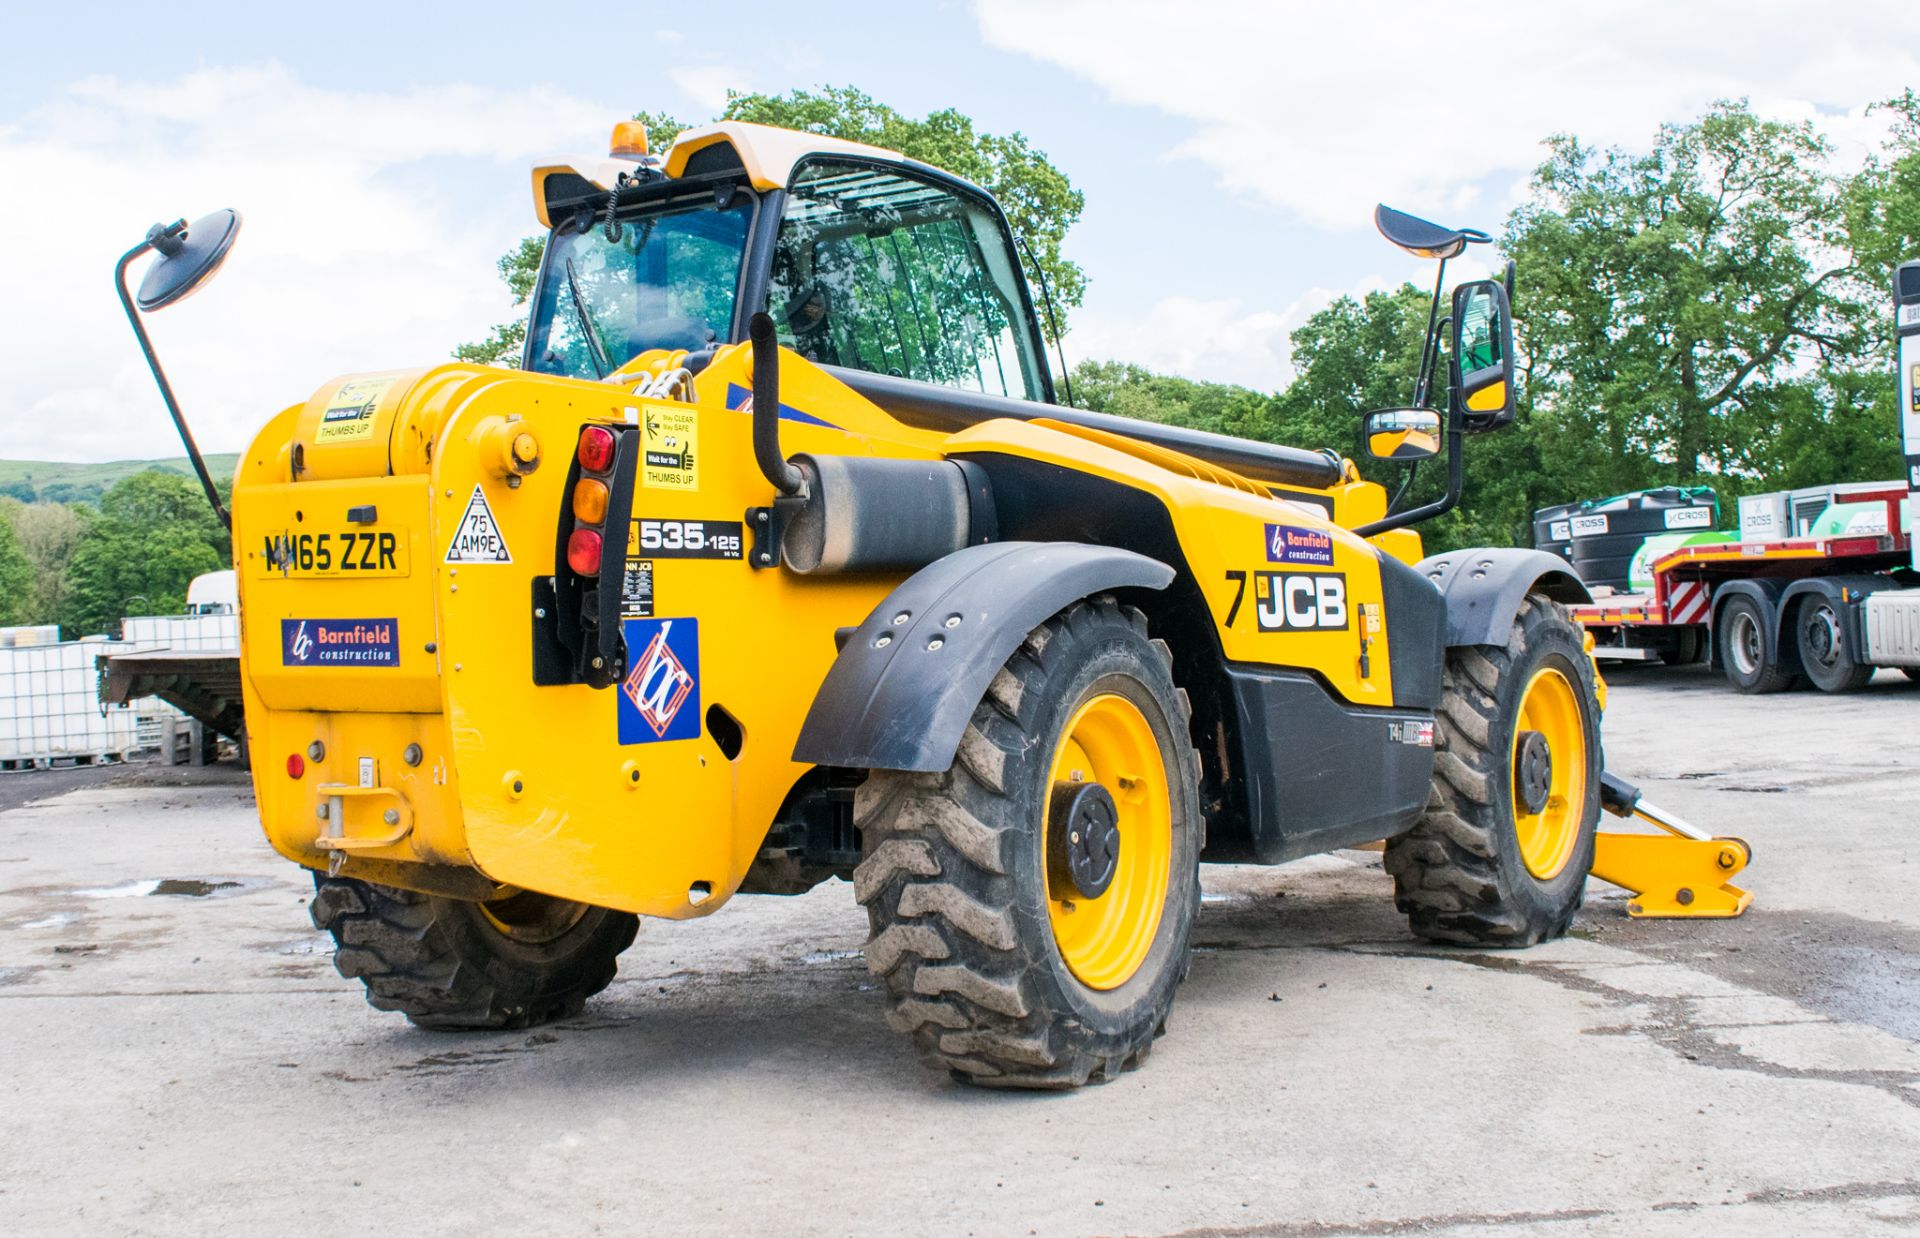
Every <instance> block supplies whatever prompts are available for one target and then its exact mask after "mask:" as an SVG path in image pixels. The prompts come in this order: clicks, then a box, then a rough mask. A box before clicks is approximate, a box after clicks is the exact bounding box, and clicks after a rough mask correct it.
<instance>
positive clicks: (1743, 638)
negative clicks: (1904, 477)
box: [1570, 486, 1920, 692]
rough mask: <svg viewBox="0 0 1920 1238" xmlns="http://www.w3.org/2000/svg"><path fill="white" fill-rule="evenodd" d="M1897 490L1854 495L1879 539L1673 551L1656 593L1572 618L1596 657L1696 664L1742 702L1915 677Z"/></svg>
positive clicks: (1916, 609) (1912, 580) (1919, 593)
mask: <svg viewBox="0 0 1920 1238" xmlns="http://www.w3.org/2000/svg"><path fill="white" fill-rule="evenodd" d="M1907 494H1908V491H1907V489H1906V488H1905V487H1904V486H1890V487H1888V488H1886V489H1884V490H1874V491H1868V492H1864V493H1856V494H1852V495H1850V496H1849V501H1851V502H1853V503H1884V504H1885V505H1886V509H1887V520H1886V524H1885V526H1884V528H1885V530H1886V531H1885V532H1882V533H1872V534H1860V535H1849V536H1843V537H1795V538H1786V539H1782V540H1777V541H1771V540H1770V541H1739V542H1723V543H1719V544H1715V545H1704V546H1682V547H1680V548H1678V549H1676V550H1673V551H1671V552H1669V553H1668V554H1666V555H1663V556H1662V557H1661V558H1660V559H1658V560H1656V561H1655V562H1654V564H1653V566H1652V575H1653V588H1652V589H1650V590H1648V591H1646V592H1641V593H1615V594H1611V595H1607V596H1602V597H1598V598H1596V599H1595V600H1594V601H1593V602H1591V603H1588V604H1585V605H1576V606H1573V607H1571V608H1570V609H1571V611H1572V612H1573V617H1574V618H1575V619H1577V620H1578V621H1579V622H1580V623H1581V625H1582V626H1584V627H1585V628H1586V630H1587V631H1588V632H1589V633H1591V634H1592V636H1593V638H1594V652H1595V654H1597V655H1598V656H1601V657H1612V658H1622V659H1638V660H1649V661H1650V660H1659V661H1662V662H1666V663H1669V664H1677V665H1685V664H1687V663H1692V662H1698V661H1700V660H1701V659H1702V658H1703V657H1704V658H1706V659H1707V660H1708V661H1709V662H1710V663H1711V664H1712V665H1714V666H1715V667H1717V668H1718V669H1720V670H1722V671H1724V672H1725V673H1726V676H1727V678H1728V680H1729V681H1730V682H1731V683H1732V684H1733V686H1734V687H1735V688H1736V689H1738V690H1740V691H1742V692H1777V691H1780V690H1782V689H1784V688H1789V687H1793V686H1795V685H1796V684H1797V683H1798V682H1800V681H1801V680H1803V679H1804V680H1808V681H1811V682H1812V683H1813V684H1814V686H1816V687H1819V688H1821V689H1823V690H1825V691H1830V692H1840V691H1847V690H1849V689H1852V688H1857V687H1859V686H1860V685H1861V684H1862V683H1864V682H1865V681H1866V680H1867V679H1868V678H1869V677H1871V676H1872V674H1873V671H1874V670H1876V669H1878V668H1879V667H1882V666H1894V667H1899V668H1901V669H1902V670H1904V671H1906V673H1907V674H1908V676H1909V677H1920V588H1912V587H1908V586H1912V585H1914V584H1916V583H1920V577H1917V576H1916V573H1915V572H1914V571H1913V568H1912V564H1913V556H1914V551H1913V537H1912V534H1911V532H1910V531H1909V530H1907V529H1904V528H1902V527H1901V524H1900V518H1899V517H1900V504H1901V502H1902V501H1903V500H1905V499H1906V498H1907Z"/></svg>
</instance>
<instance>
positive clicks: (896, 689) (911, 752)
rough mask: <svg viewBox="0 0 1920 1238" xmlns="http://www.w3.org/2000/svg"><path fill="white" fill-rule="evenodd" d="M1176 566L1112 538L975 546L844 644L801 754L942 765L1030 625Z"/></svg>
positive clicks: (898, 597) (923, 572) (937, 565)
mask: <svg viewBox="0 0 1920 1238" xmlns="http://www.w3.org/2000/svg"><path fill="white" fill-rule="evenodd" d="M1173 576H1174V572H1173V569H1172V568H1171V567H1168V566H1167V565H1166V564H1164V563H1161V562H1159V561H1158V560H1156V559H1149V558H1148V557H1147V556H1145V555H1141V554H1135V553H1134V552H1133V551H1131V550H1120V549H1118V548H1116V547H1112V546H1089V545H1084V544H1082V543H1079V542H997V543H992V544H989V545H984V546H969V547H967V548H966V549H964V550H958V551H955V552H954V553H953V554H950V555H947V556H946V557H945V558H943V559H938V560H936V561H934V562H933V563H930V564H928V565H927V566H926V567H923V568H921V569H920V570H919V571H917V572H915V573H914V574H913V575H912V576H910V577H908V578H907V579H906V581H905V582H904V583H902V584H901V585H900V587H899V588H897V589H895V590H894V591H893V592H892V593H890V594H888V595H887V597H886V599H885V600H884V601H882V602H881V603H880V604H879V605H878V606H876V607H874V608H873V613H871V614H869V615H868V616H867V618H866V621H865V622H864V623H862V624H861V625H860V626H859V627H858V628H856V629H854V631H853V634H852V635H851V636H849V637H848V638H847V639H846V641H845V642H844V643H843V644H842V645H841V649H840V656H839V658H837V659H836V660H835V661H834V664H833V666H832V667H831V668H830V669H829V670H828V671H827V677H826V680H825V681H824V682H822V683H821V685H820V692H819V694H818V695H817V696H815V697H814V699H813V707H812V708H811V709H809V710H808V711H807V720H806V722H805V723H804V724H803V725H802V726H801V728H800V737H799V739H798V740H796V741H795V742H794V745H793V759H794V760H796V761H803V762H806V763H808V764H812V765H839V766H845V767H847V768H850V769H900V770H919V771H926V772H932V771H937V770H943V769H946V768H947V767H948V766H950V765H952V764H953V754H954V752H955V750H957V749H958V748H959V746H960V737H961V736H962V735H963V734H965V733H966V729H967V721H968V719H970V718H972V716H973V709H974V706H975V705H977V704H979V703H980V698H981V697H983V696H985V695H986V693H987V685H988V684H990V683H992V682H993V676H994V674H995V673H996V672H997V671H999V669H1000V668H1001V666H1003V665H1004V664H1005V663H1006V660H1007V659H1008V658H1009V657H1011V656H1013V651H1014V650H1015V649H1018V648H1019V647H1020V642H1021V641H1023V640H1025V639H1026V636H1027V633H1028V632H1031V631H1033V629H1035V628H1037V627H1039V626H1040V625H1041V624H1042V623H1045V622H1046V621H1047V620H1048V619H1050V618H1052V617H1053V616H1054V615H1056V614H1058V613H1059V612H1060V611H1062V610H1065V609H1066V608H1067V607H1068V606H1070V605H1072V604H1073V603H1075V602H1077V601H1079V600H1080V599H1081V598H1084V597H1088V596H1090V595H1092V594H1095V593H1101V592H1104V591H1106V590H1109V589H1164V588H1166V587H1167V585H1168V584H1169V583H1171V582H1172V580H1173Z"/></svg>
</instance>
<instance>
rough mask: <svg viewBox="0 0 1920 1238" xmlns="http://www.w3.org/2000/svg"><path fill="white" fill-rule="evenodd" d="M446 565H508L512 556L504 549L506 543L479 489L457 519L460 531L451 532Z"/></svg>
mask: <svg viewBox="0 0 1920 1238" xmlns="http://www.w3.org/2000/svg"><path fill="white" fill-rule="evenodd" d="M446 561H447V562H448V563H511V562H513V553H512V552H511V551H509V550H508V549H507V539H506V536H505V535H504V534H502V533H501V532H500V524H499V522H498V521H496V520H495V519H494V518H493V509H492V508H491V507H488V506H487V496H486V495H484V494H482V493H481V492H480V487H478V486H475V487H474V488H473V497H472V498H470V499H468V500H467V512H466V515H464V516H462V517H460V527H459V528H458V529H455V530H454V532H453V542H452V543H451V544H450V545H449V546H448V547H447V559H446Z"/></svg>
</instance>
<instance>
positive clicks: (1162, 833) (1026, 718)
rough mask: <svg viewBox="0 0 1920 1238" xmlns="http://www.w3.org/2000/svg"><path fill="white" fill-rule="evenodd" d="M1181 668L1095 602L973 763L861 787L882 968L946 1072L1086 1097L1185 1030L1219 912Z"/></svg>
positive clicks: (861, 879) (1010, 705) (924, 1047)
mask: <svg viewBox="0 0 1920 1238" xmlns="http://www.w3.org/2000/svg"><path fill="white" fill-rule="evenodd" d="M1171 664H1172V655H1171V653H1170V651H1169V650H1168V648H1167V646H1166V645H1165V643H1163V642H1161V641H1157V640H1150V639H1149V638H1148V636H1147V632H1146V619H1145V617H1144V616H1143V615H1141V613H1140V612H1139V611H1137V610H1133V609H1131V608H1126V609H1123V608H1122V607H1120V606H1119V605H1118V604H1117V603H1116V602H1114V601H1113V599H1111V598H1100V599H1096V600H1094V601H1092V602H1082V603H1077V604H1075V605H1074V606H1073V607H1071V608H1070V609H1068V610H1067V611H1065V612H1063V613H1062V614H1060V615H1058V616H1056V617H1054V618H1053V619H1051V620H1049V621H1048V622H1047V623H1045V624H1043V625H1042V626H1040V627H1038V628H1036V629H1034V630H1033V632H1031V633H1030V634H1029V635H1028V636H1027V639H1026V642H1025V643H1024V644H1023V645H1022V646H1021V648H1020V649H1019V650H1018V651H1017V652H1016V653H1015V654H1014V655H1013V657H1012V658H1010V659H1009V660H1008V662H1007V663H1006V665H1005V666H1004V667H1003V668H1002V669H1001V670H1000V671H999V673H998V674H996V675H995V677H994V680H993V683H992V685H991V686H990V687H989V688H988V691H987V696H986V699H984V700H982V701H981V702H980V704H979V706H978V707H977V708H976V709H975V710H974V714H973V718H972V721H971V722H970V723H969V724H968V726H967V730H966V733H965V735H964V737H963V738H962V739H961V741H960V747H959V751H958V752H957V753H956V755H955V758H954V763H953V766H952V768H950V769H948V770H946V771H944V772H942V773H938V774H921V773H904V772H898V771H888V770H876V771H874V772H873V773H872V774H870V775H869V776H868V778H867V781H866V783H865V784H863V785H862V786H861V788H860V790H859V792H858V793H857V795H856V798H855V802H854V813H855V819H856V821H857V822H858V823H859V825H860V829H861V833H862V835H863V839H864V843H865V847H866V851H867V856H866V859H865V860H863V861H862V862H861V864H860V867H859V868H858V869H857V870H856V871H855V873H854V893H855V895H856V897H858V898H859V900H860V902H862V903H863V904H865V905H866V908H867V916H868V920H869V922H870V925H871V928H872V937H871V939H870V940H869V941H868V942H867V950H866V953H867V966H868V967H869V968H870V969H871V970H872V971H873V972H874V974H876V975H878V976H880V977H881V978H882V979H883V980H884V981H885V983H886V987H887V992H888V996H889V999H890V1001H891V1004H892V1009H891V1012H890V1013H889V1016H888V1021H889V1022H890V1023H891V1024H893V1026H894V1027H895V1028H897V1029H898V1030H900V1031H904V1032H907V1033H909V1034H910V1035H911V1036H912V1037H913V1040H914V1044H915V1045H916V1046H917V1047H918V1049H919V1050H920V1053H921V1055H922V1056H923V1057H924V1058H925V1059H926V1060H927V1061H928V1062H929V1063H930V1064H932V1065H935V1066H938V1067H942V1068H944V1069H946V1070H948V1071H950V1072H952V1073H953V1074H954V1076H955V1077H956V1078H959V1079H962V1080H965V1081H966V1082H970V1083H978V1084H985V1085H989V1086H998V1087H1026V1088H1060V1087H1074V1086H1078V1085H1080V1084H1083V1083H1086V1082H1088V1081H1089V1080H1096V1081H1097V1080H1105V1079H1110V1078H1112V1077H1114V1076H1115V1075H1117V1074H1119V1073H1120V1072H1121V1071H1123V1070H1126V1069H1129V1068H1131V1067H1133V1066H1134V1065H1137V1064H1138V1063H1139V1062H1140V1061H1141V1060H1142V1059H1143V1058H1144V1057H1145V1056H1146V1055H1147V1052H1148V1050H1149V1049H1150V1048H1151V1046H1152V1044H1153V1039H1154V1037H1155V1036H1156V1035H1157V1034H1159V1032H1160V1031H1161V1030H1162V1029H1163V1028H1164V1027H1165V1024H1166V1018H1167V1012H1168V1010H1169V1009H1170V1008H1171V1006H1172V1005H1173V994H1174V990H1175V989H1176V988H1177V987H1178V986H1179V984H1180V982H1181V980H1182V979H1184V978H1185V976H1186V972H1187V963H1188V957H1189V944H1190V939H1191V936H1192V931H1193V920H1194V913H1195V911H1196V909H1197V908H1198V906H1199V902H1200V880H1199V869H1198V862H1199V851H1200V808H1199V792H1198V787H1197V766H1198V757H1197V755H1196V754H1195V753H1194V751H1193V747H1192V745H1191V742H1190V740H1189V738H1188V733H1187V728H1188V718H1189V714H1188V707H1187V699H1186V694H1185V693H1183V692H1182V691H1180V690H1179V689H1178V688H1176V687H1175V686H1174V684H1173V679H1172V675H1171V672H1170V668H1171Z"/></svg>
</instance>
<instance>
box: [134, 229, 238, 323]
mask: <svg viewBox="0 0 1920 1238" xmlns="http://www.w3.org/2000/svg"><path fill="white" fill-rule="evenodd" d="M239 233H240V212H238V211H235V210H220V211H215V212H214V213H213V214H211V215H203V216H201V217H200V218H199V219H196V220H194V221H193V223H192V224H190V225H188V226H186V227H184V228H183V227H181V226H180V225H179V224H174V225H172V226H170V227H169V226H167V225H165V224H155V225H153V227H152V228H150V229H149V230H148V231H147V241H148V243H149V244H151V245H152V246H153V248H154V250H155V251H156V252H158V253H159V255H160V260H159V261H158V262H155V263H154V264H153V265H152V266H150V267H148V268H147V274H146V278H144V279H142V280H141V281H140V291H139V292H138V293H137V294H136V295H135V296H134V301H135V303H137V304H138V305H139V306H140V309H141V311H142V312H143V313H148V314H151V313H152V312H153V311H154V310H157V309H161V308H163V307H165V306H168V305H172V304H173V303H174V302H176V301H184V300H186V299H187V298H188V297H189V296H191V295H192V294H193V293H194V291H195V290H196V289H198V288H199V287H200V285H202V284H204V283H206V282H207V280H208V279H210V278H211V277H212V275H213V273H214V272H215V271H217V270H219V269H220V264H221V263H222V262H224V261H226V258H227V251H228V250H229V249H232V248H233V238H234V237H236V236H238V235H239Z"/></svg>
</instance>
